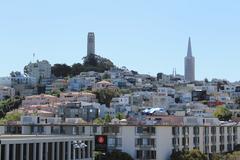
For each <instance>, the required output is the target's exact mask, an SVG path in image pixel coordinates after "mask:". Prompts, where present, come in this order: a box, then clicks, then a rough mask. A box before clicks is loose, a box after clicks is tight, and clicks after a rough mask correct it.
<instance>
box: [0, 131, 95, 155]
mask: <svg viewBox="0 0 240 160" xmlns="http://www.w3.org/2000/svg"><path fill="white" fill-rule="evenodd" d="M76 145H77V146H76ZM78 146H79V148H78ZM93 150H94V138H93V137H92V136H67V135H64V136H63V135H57V136H56V135H41V136H40V135H1V143H0V159H1V160H54V159H57V160H72V159H74V160H75V159H77V160H80V159H81V160H93Z"/></svg>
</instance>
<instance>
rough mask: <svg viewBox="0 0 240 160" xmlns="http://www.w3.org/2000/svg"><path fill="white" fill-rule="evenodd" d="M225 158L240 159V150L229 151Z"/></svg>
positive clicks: (230, 159)
mask: <svg viewBox="0 0 240 160" xmlns="http://www.w3.org/2000/svg"><path fill="white" fill-rule="evenodd" d="M223 160H240V151H236V152H232V153H228V154H226V155H224V156H223Z"/></svg>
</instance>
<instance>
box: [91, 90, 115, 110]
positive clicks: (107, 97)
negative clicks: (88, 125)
mask: <svg viewBox="0 0 240 160" xmlns="http://www.w3.org/2000/svg"><path fill="white" fill-rule="evenodd" d="M94 94H96V97H97V99H98V101H99V103H100V104H105V105H106V106H107V107H110V104H111V101H112V98H114V97H118V96H119V94H120V92H119V90H118V89H115V88H104V89H98V90H95V91H94Z"/></svg>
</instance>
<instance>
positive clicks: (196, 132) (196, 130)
mask: <svg viewBox="0 0 240 160" xmlns="http://www.w3.org/2000/svg"><path fill="white" fill-rule="evenodd" d="M193 134H194V135H198V134H199V127H196V126H195V127H193Z"/></svg>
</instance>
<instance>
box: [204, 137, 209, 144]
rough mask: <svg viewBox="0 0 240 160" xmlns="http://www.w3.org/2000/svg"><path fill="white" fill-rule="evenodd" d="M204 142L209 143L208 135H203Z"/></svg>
mask: <svg viewBox="0 0 240 160" xmlns="http://www.w3.org/2000/svg"><path fill="white" fill-rule="evenodd" d="M205 144H209V136H205Z"/></svg>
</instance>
